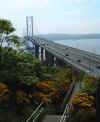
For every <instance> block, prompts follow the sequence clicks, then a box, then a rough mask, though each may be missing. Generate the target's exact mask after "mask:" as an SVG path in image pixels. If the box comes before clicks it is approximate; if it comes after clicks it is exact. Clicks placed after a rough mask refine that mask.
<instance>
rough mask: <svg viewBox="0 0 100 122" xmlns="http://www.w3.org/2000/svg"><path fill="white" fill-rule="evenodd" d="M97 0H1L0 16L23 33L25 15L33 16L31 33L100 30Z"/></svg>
mask: <svg viewBox="0 0 100 122" xmlns="http://www.w3.org/2000/svg"><path fill="white" fill-rule="evenodd" d="M99 12H100V0H1V1H0V18H5V19H9V20H11V22H12V23H13V25H14V26H15V27H16V33H17V34H18V35H23V34H25V30H26V26H25V22H26V20H25V19H26V16H33V18H34V33H35V34H48V33H66V34H82V33H83V34H85V33H86V34H88V33H100V13H99Z"/></svg>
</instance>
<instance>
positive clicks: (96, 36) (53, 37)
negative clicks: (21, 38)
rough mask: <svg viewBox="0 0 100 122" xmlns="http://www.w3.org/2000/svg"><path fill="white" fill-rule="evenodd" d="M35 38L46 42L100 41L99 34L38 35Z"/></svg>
mask: <svg viewBox="0 0 100 122" xmlns="http://www.w3.org/2000/svg"><path fill="white" fill-rule="evenodd" d="M37 36H38V37H40V38H46V39H48V40H67V39H100V34H40V35H37Z"/></svg>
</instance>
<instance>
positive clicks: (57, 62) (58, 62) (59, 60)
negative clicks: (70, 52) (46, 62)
mask: <svg viewBox="0 0 100 122" xmlns="http://www.w3.org/2000/svg"><path fill="white" fill-rule="evenodd" d="M55 64H56V66H65V63H64V61H62V60H61V59H59V58H56V60H55Z"/></svg>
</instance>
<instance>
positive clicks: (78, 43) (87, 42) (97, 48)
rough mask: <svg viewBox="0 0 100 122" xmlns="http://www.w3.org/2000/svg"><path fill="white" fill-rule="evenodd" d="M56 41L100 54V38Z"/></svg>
mask: <svg viewBox="0 0 100 122" xmlns="http://www.w3.org/2000/svg"><path fill="white" fill-rule="evenodd" d="M55 42H56V43H60V44H63V45H67V46H71V47H74V48H78V49H81V50H85V51H89V52H92V53H95V54H98V55H100V39H80V40H59V41H55Z"/></svg>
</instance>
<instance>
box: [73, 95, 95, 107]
mask: <svg viewBox="0 0 100 122" xmlns="http://www.w3.org/2000/svg"><path fill="white" fill-rule="evenodd" d="M72 103H73V104H77V105H79V106H80V107H88V108H90V107H92V106H93V104H94V97H93V96H88V94H87V93H79V94H76V95H75V97H74V98H73V100H72Z"/></svg>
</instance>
